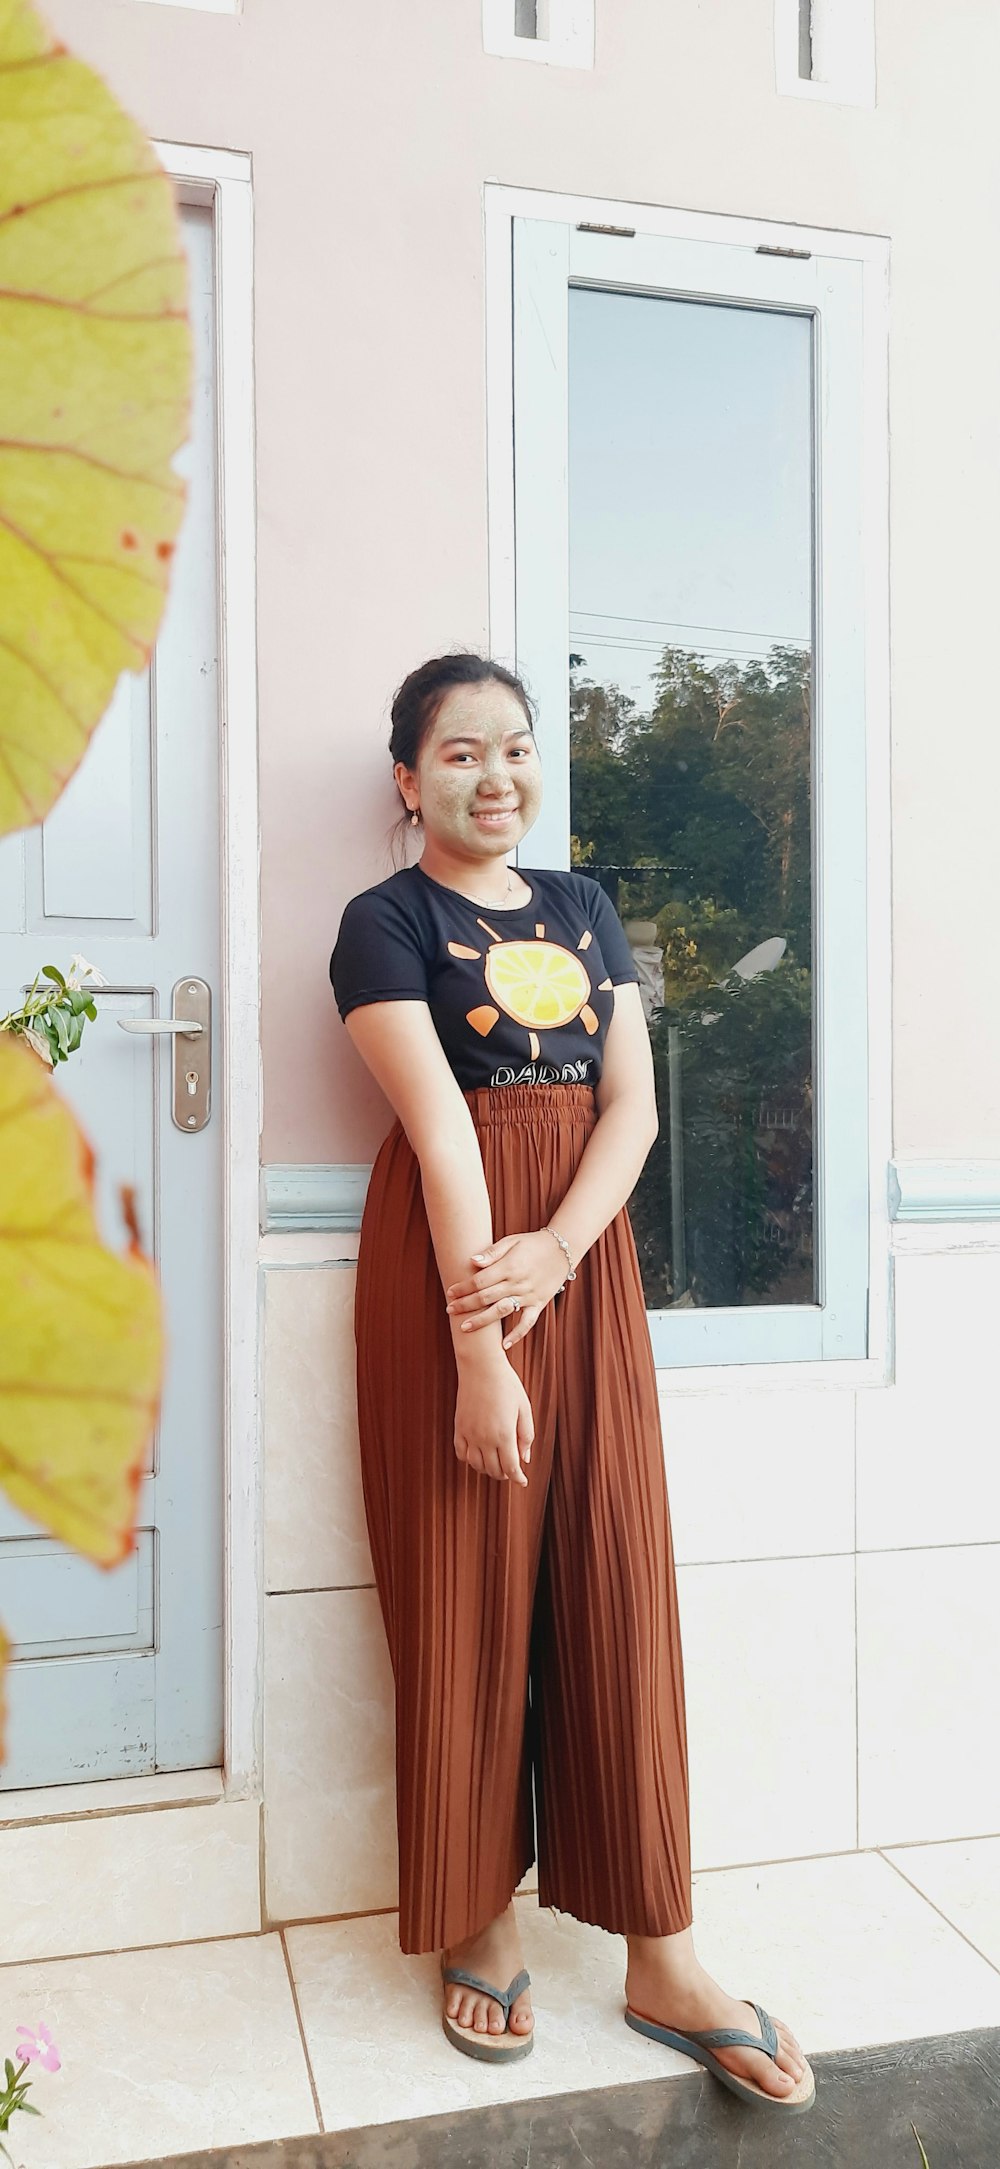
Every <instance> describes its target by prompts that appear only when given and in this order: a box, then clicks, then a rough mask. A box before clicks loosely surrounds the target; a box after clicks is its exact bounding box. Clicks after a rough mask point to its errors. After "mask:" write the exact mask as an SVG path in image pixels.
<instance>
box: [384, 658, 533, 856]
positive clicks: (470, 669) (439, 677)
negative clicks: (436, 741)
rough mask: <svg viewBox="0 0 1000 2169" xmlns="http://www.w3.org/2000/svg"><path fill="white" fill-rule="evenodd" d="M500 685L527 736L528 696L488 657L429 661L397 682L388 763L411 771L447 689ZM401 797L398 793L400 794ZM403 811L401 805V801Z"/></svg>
mask: <svg viewBox="0 0 1000 2169" xmlns="http://www.w3.org/2000/svg"><path fill="white" fill-rule="evenodd" d="M490 683H492V684H494V685H506V686H509V688H510V691H511V692H512V693H516V695H517V698H518V700H519V701H520V703H521V706H522V708H523V709H524V713H525V715H526V717H527V719H528V723H529V725H530V727H531V730H532V731H534V728H535V712H534V705H533V702H532V700H531V696H530V694H529V693H528V691H527V689H526V688H525V686H524V685H522V683H521V680H520V678H519V677H518V676H517V674H516V672H515V671H513V670H507V669H505V667H504V665H503V663H495V662H494V661H493V658H492V656H489V655H477V654H476V653H475V651H474V650H473V649H471V648H468V649H466V648H462V649H456V650H455V651H454V653H452V654H451V655H435V656H432V657H431V660H430V661H429V662H427V663H421V664H419V666H418V668H417V669H416V670H411V671H410V673H409V676H408V677H406V678H404V679H403V683H402V685H401V686H399V687H398V688H397V690H396V692H395V694H394V695H393V702H392V709H391V715H392V730H391V732H390V735H389V751H390V753H391V755H392V758H393V762H394V763H395V762H396V761H402V763H403V765H404V767H406V768H415V767H416V765H417V762H418V760H419V758H420V752H421V748H422V746H423V744H424V741H425V739H426V737H427V733H428V731H429V730H430V728H431V725H432V724H433V722H434V718H435V716H436V715H437V712H438V709H439V708H440V706H441V703H442V701H443V700H444V697H445V695H446V693H449V692H450V691H451V688H452V686H453V685H487V684H490ZM400 797H402V792H400ZM404 807H405V800H404ZM409 821H410V817H409V814H408V813H407V812H405V811H404V812H403V813H402V814H401V815H400V818H399V820H398V821H397V822H396V823H395V824H394V826H393V828H392V830H391V831H390V840H391V842H392V845H393V856H394V857H395V855H396V854H395V845H396V843H397V840H398V838H399V835H400V831H401V830H402V833H403V836H404V839H405V835H406V830H407V828H408V826H409Z"/></svg>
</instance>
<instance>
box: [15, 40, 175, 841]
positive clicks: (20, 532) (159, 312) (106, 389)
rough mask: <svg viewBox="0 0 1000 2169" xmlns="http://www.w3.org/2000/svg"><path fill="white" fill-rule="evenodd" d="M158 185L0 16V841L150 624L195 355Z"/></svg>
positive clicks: (42, 800) (151, 165)
mask: <svg viewBox="0 0 1000 2169" xmlns="http://www.w3.org/2000/svg"><path fill="white" fill-rule="evenodd" d="M186 308H187V263H186V259H185V256H184V253H183V248H182V244H181V238H180V228H179V224H178V219H177V213H176V208H175V204H174V197H173V187H172V184H171V182H170V180H169V178H168V176H167V175H166V174H165V173H164V171H163V169H162V167H161V166H160V164H159V162H158V160H157V158H156V154H155V152H154V151H153V149H152V146H151V145H150V144H149V143H147V141H146V139H145V137H144V136H143V134H142V132H141V130H140V129H139V128H137V127H136V125H135V123H134V121H132V120H131V119H130V118H129V116H128V115H127V114H126V113H125V112H123V110H122V108H121V106H120V105H119V104H118V103H117V100H116V99H115V98H113V97H112V95H111V92H110V91H109V90H108V89H107V88H106V86H105V85H104V84H103V83H102V82H101V80H100V78H99V77H98V76H96V75H95V74H94V73H93V71H92V70H91V69H90V68H87V67H85V66H84V64H83V62H82V61H79V60H77V59H75V58H74V56H73V55H72V54H70V53H68V52H67V51H66V49H65V47H64V46H63V45H61V44H60V43H59V42H58V41H57V40H56V39H55V38H54V37H53V36H52V34H51V32H50V31H49V30H48V29H47V28H46V26H45V24H44V23H43V22H42V19H41V17H40V16H39V15H38V13H37V12H36V10H35V8H34V7H33V6H32V5H31V0H0V383H2V384H3V422H2V433H0V434H2V441H0V835H4V834H6V833H7V832H8V831H9V830H10V829H15V828H23V827H25V826H26V825H27V824H29V823H32V822H36V821H41V820H42V819H43V818H44V816H45V815H46V814H47V813H48V811H49V808H50V807H51V806H52V805H53V804H54V803H55V800H56V799H57V798H58V796H59V794H60V792H61V791H62V789H63V788H64V786H65V784H66V783H67V782H68V780H69V778H70V776H71V775H72V774H73V771H74V769H76V768H77V767H78V766H79V764H80V762H81V760H82V759H83V756H84V754H85V752H86V750H87V746H88V744H89V742H90V735H91V732H92V731H93V729H94V727H95V725H96V724H97V723H98V722H99V720H100V718H101V716H102V715H103V714H104V711H105V709H106V708H107V706H108V703H109V701H110V699H111V695H112V693H113V691H114V688H115V684H116V682H117V680H118V678H119V676H120V675H121V673H122V671H123V670H132V671H139V670H142V669H143V668H144V667H145V665H146V663H147V661H148V659H149V655H150V652H151V650H152V647H153V643H154V641H155V639H156V635H157V632H158V629H159V625H160V619H161V616H162V614H163V607H164V602H165V598H166V593H167V586H168V580H169V571H170V559H171V556H172V554H173V549H174V543H175V538H176V535H177V531H178V529H179V527H180V524H181V519H182V516H183V512H184V502H185V487H184V484H183V483H182V481H181V480H180V478H179V477H178V476H177V475H176V474H175V473H174V472H173V469H172V467H171V460H172V457H173V454H174V453H175V452H176V451H177V449H178V447H179V446H180V445H181V444H183V442H184V440H185V438H186V436H187V434H188V424H189V414H190V398H191V372H192V343H191V334H190V329H189V326H188V322H187V315H186Z"/></svg>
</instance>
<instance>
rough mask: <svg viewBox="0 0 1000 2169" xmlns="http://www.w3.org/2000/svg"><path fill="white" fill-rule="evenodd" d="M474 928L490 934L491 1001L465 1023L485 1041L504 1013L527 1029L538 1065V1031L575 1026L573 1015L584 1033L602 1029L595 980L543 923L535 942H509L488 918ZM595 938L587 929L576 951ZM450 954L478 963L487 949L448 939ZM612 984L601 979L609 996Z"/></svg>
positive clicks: (472, 1012)
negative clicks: (593, 997) (549, 936)
mask: <svg viewBox="0 0 1000 2169" xmlns="http://www.w3.org/2000/svg"><path fill="white" fill-rule="evenodd" d="M476 924H477V925H478V926H481V927H482V928H483V931H484V932H485V933H486V934H488V935H489V946H488V948H487V950H486V963H485V967H484V974H483V976H484V978H485V980H486V988H487V992H488V993H489V994H491V995H492V997H493V999H492V1001H490V1002H482V1003H480V1005H479V1007H478V1008H476V1009H470V1010H468V1011H467V1013H466V1023H467V1024H471V1026H472V1029H473V1031H474V1032H479V1033H480V1035H481V1036H482V1038H483V1039H486V1038H488V1036H489V1034H490V1032H492V1030H493V1027H494V1025H495V1024H497V1023H499V1020H500V1016H501V1012H502V1013H503V1014H504V1015H505V1016H508V1017H513V1019H514V1022H515V1023H516V1024H523V1025H524V1027H525V1030H526V1031H527V1034H528V1046H529V1049H530V1056H531V1060H532V1061H533V1062H534V1061H536V1060H537V1057H538V1054H539V1052H540V1041H539V1038H538V1034H539V1032H543V1031H548V1032H554V1031H556V1030H558V1028H559V1026H560V1025H562V1024H571V1023H572V1021H573V1018H574V1017H579V1019H580V1022H581V1024H582V1025H583V1028H584V1030H585V1031H586V1032H590V1033H591V1034H592V1033H594V1032H598V1031H600V1028H601V1020H600V1018H599V1017H598V1016H596V1015H595V1013H594V1011H593V1010H592V1009H591V1007H590V999H589V997H590V992H591V985H592V982H591V979H590V975H589V973H588V972H587V971H586V969H585V967H584V965H583V963H582V962H581V960H580V956H579V954H578V953H575V952H574V951H573V950H572V949H564V948H563V946H562V944H561V943H560V942H556V941H546V939H545V927H544V924H543V923H540V922H536V925H535V939H534V940H533V941H525V940H523V939H521V940H517V941H508V940H507V939H506V937H505V936H504V935H503V934H498V933H497V931H496V928H495V927H492V926H490V924H489V922H488V920H486V919H477V921H476ZM593 939H594V937H593V934H592V933H591V930H590V928H589V926H588V927H587V928H586V929H585V931H584V932H583V933H582V934H581V936H580V939H579V942H578V943H577V951H580V950H583V949H589V948H590V945H591V942H592V941H593ZM448 954H449V956H455V957H465V958H468V959H469V960H470V961H472V962H477V961H478V960H479V959H480V958H481V957H482V955H483V951H482V950H481V949H470V948H469V947H468V946H467V944H466V943H465V942H461V941H450V942H449V943H448ZM611 984H612V982H611V980H610V979H602V980H600V981H599V982H598V985H599V991H600V992H601V993H605V992H606V991H607V990H608V989H609V988H610V987H611Z"/></svg>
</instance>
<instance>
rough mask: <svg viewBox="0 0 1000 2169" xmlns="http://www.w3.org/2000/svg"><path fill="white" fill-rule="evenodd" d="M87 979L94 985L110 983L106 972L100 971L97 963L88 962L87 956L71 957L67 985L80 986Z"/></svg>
mask: <svg viewBox="0 0 1000 2169" xmlns="http://www.w3.org/2000/svg"><path fill="white" fill-rule="evenodd" d="M85 980H87V981H89V983H90V985H91V986H93V987H106V986H107V983H108V982H107V980H106V979H105V976H104V973H103V972H99V971H98V969H97V966H96V964H88V962H87V959H86V957H85V956H74V957H71V959H70V967H69V970H68V972H67V974H66V985H67V986H68V987H74V988H80V987H82V986H83V984H84V981H85Z"/></svg>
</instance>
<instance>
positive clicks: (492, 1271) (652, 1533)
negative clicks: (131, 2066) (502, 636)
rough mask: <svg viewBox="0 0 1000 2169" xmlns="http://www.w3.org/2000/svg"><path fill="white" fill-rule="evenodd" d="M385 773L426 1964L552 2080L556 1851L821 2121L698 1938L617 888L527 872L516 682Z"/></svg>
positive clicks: (763, 2097)
mask: <svg viewBox="0 0 1000 2169" xmlns="http://www.w3.org/2000/svg"><path fill="white" fill-rule="evenodd" d="M390 751H391V753H392V757H393V762H394V767H393V774H394V776H395V779H396V783H397V786H398V789H399V791H400V795H401V797H402V799H403V802H404V805H405V807H406V811H407V813H408V814H409V819H410V823H411V824H412V826H413V827H414V828H419V829H420V830H421V832H422V836H423V850H422V855H421V857H420V859H419V860H418V861H417V863H416V864H414V865H411V866H405V867H403V868H401V869H400V870H399V871H398V872H396V873H394V874H392V875H391V876H390V877H389V878H388V879H387V880H384V881H381V882H378V883H377V884H376V885H375V886H374V887H372V888H369V889H365V890H364V891H362V893H361V894H360V895H357V896H354V897H352V898H351V900H350V902H349V903H348V904H347V906H346V909H345V911H344V914H343V918H342V921H341V925H340V930H339V934H338V938H337V944H336V948H335V950H334V953H333V956H332V958H331V961H330V976H331V979H332V982H333V987H334V992H335V995H336V999H337V1005H338V1008H339V1010H340V1013H341V1016H342V1017H343V1018H345V1020H346V1022H347V1029H348V1031H349V1033H350V1036H351V1038H352V1040H353V1041H354V1044H355V1046H356V1047H357V1049H358V1052H359V1053H360V1055H361V1056H362V1059H363V1060H364V1061H365V1062H366V1063H367V1065H368V1067H369V1069H370V1070H371V1072H372V1074H373V1076H374V1077H375V1078H376V1080H377V1082H378V1084H379V1085H380V1086H381V1088H382V1091H383V1092H384V1093H385V1095H386V1097H387V1099H388V1100H389V1102H390V1104H391V1106H392V1107H393V1109H394V1111H395V1118H396V1119H395V1121H394V1123H393V1125H392V1128H391V1129H390V1131H389V1134H388V1136H387V1137H386V1138H385V1139H384V1141H383V1143H382V1145H381V1146H380V1148H379V1151H378V1153H377V1155H376V1159H375V1164H374V1166H373V1168H372V1173H371V1179H370V1183H369V1187H368V1192H367V1196H366V1200H365V1208H364V1214H363V1217H362V1224H361V1237H360V1245H359V1253H358V1272H357V1296H356V1305H355V1330H356V1339H357V1384H358V1421H359V1427H360V1440H361V1465H362V1478H363V1485H364V1498H365V1510H366V1516H367V1522H368V1530H369V1535H370V1538H371V1547H372V1558H373V1561H374V1570H375V1579H376V1584H377V1588H378V1595H379V1600H380V1604H381V1609H382V1616H383V1618H384V1621H385V1627H386V1633H387V1636H388V1642H389V1650H390V1655H391V1659H392V1667H393V1674H394V1680H395V1701H396V1805H397V1825H398V1834H399V1934H400V1944H401V1947H402V1949H403V1950H404V1951H407V1952H415V1951H430V1950H438V1949H440V1950H441V1952H442V1961H441V1963H442V1973H443V1976H444V2006H443V2021H444V2027H445V2032H446V2033H447V2036H448V2038H449V2040H450V2041H451V2042H452V2043H453V2044H454V2046H455V2047H456V2048H459V2049H461V2050H462V2051H463V2052H464V2053H465V2054H468V2055H475V2056H480V2057H482V2058H487V2059H489V2060H490V2061H491V2062H500V2061H503V2062H506V2061H509V2060H513V2059H514V2058H517V2057H520V2056H523V2055H526V2054H527V2053H528V2051H529V2050H530V2048H531V2047H532V2041H533V2035H532V2027H533V2018H532V2011H531V2002H530V1997H529V1993H528V1987H529V1982H528V1976H527V1974H526V1973H525V1972H524V1971H523V1968H522V1954H521V1949H520V1943H519V1936H518V1924H517V1920H516V1916H515V1911H514V1907H513V1904H512V1897H513V1893H514V1891H515V1889H516V1888H517V1885H518V1883H519V1882H520V1880H521V1878H522V1877H523V1875H524V1873H525V1871H526V1869H527V1868H528V1867H530V1865H531V1864H532V1861H533V1860H534V1858H535V1832H536V1828H537V1855H538V1894H539V1902H540V1903H541V1904H542V1905H548V1906H552V1907H555V1908H557V1909H559V1910H561V1911H563V1912H568V1913H571V1914H573V1915H575V1917H576V1918H577V1919H578V1920H582V1921H589V1922H593V1923H596V1924H597V1925H598V1926H600V1927H602V1928H606V1929H608V1930H610V1931H611V1932H612V1933H613V1934H617V1935H621V1936H624V1937H625V1939H626V1942H627V1945H628V1965H627V1971H626V1976H625V1999H626V2001H625V2017H626V2020H627V2022H628V2023H629V2024H630V2025H632V2026H634V2027H635V2028H636V2029H637V2030H638V2031H640V2032H643V2033H645V2034H647V2035H649V2036H650V2037H652V2038H653V2039H655V2040H660V2041H664V2042H666V2043H667V2044H668V2045H671V2046H674V2047H676V2048H679V2049H681V2050H682V2051H683V2052H684V2053H686V2054H688V2055H693V2056H696V2057H697V2059H698V2060H699V2061H700V2062H703V2063H704V2064H706V2066H707V2067H708V2068H709V2069H711V2070H713V2071H714V2072H715V2074H716V2076H717V2077H719V2078H720V2079H721V2080H722V2081H723V2083H724V2084H726V2085H728V2086H730V2087H732V2088H733V2089H734V2090H736V2091H738V2092H741V2093H742V2094H743V2095H744V2096H745V2097H746V2098H749V2099H753V2100H755V2101H761V2102H768V2103H770V2104H772V2105H775V2106H780V2107H783V2108H787V2109H793V2108H806V2107H808V2106H809V2104H810V2102H811V2100H812V2098H813V2092H814V2086H813V2076H812V2072H811V2070H810V2068H809V2065H808V2064H807V2063H806V2061H805V2059H804V2058H803V2056H802V2053H801V2051H800V2049H799V2047H798V2044H797V2042H796V2041H795V2038H794V2036H793V2035H792V2034H791V2033H790V2032H789V2030H788V2028H787V2027H786V2026H784V2025H782V2024H781V2023H780V2021H777V2022H772V2021H771V2020H770V2019H769V2017H768V2015H767V2013H766V2011H764V2010H763V2009H762V2008H761V2007H760V2006H759V2005H757V2004H747V2003H744V2002H741V2001H740V2000H739V1999H738V1998H736V1997H734V1996H730V1995H728V1994H727V1993H726V1991H725V1990H724V1989H722V1988H720V1987H719V1986H718V1985H717V1983H716V1982H715V1981H714V1980H713V1979H711V1977H710V1976H709V1975H708V1974H707V1973H706V1972H705V1970H704V1968H703V1967H702V1966H701V1965H700V1963H699V1961H698V1959H697V1958H696V1956H695V1952H694V1945H693V1941H692V1933H691V1871H690V1852H689V1835H688V1774H687V1747H686V1733H685V1716H684V1682H683V1669H682V1661H681V1643H680V1632H679V1625H678V1614H677V1597H676V1586H675V1579H674V1563H673V1551H672V1545H671V1533H670V1518H669V1509H668V1504H667V1493H666V1483H665V1477H664V1467H663V1453H662V1442H661V1433H660V1423H659V1410H658V1403H657V1393H656V1375H655V1370H654V1366H653V1356H652V1348H651V1345H650V1339H649V1328H648V1324H647V1320H646V1311H645V1305H644V1300H643V1292H642V1284H641V1279H640V1274H639V1266H638V1259H637V1255H636V1249H635V1242H634V1239H633V1235H632V1229H631V1223H630V1221H629V1217H628V1212H627V1209H626V1200H627V1199H628V1197H629V1196H630V1195H631V1192H632V1191H633V1190H634V1188H635V1185H636V1183H637V1181H638V1178H639V1175H640V1173H641V1170H642V1166H643V1163H644V1161H645V1159H646V1156H647V1154H648V1152H649V1150H650V1147H651V1145H652V1143H653V1140H654V1138H655V1136H656V1134H657V1127H658V1116H657V1107H656V1100H655V1093H654V1073H653V1062H652V1054H651V1050H650V1045H649V1038H648V1034H647V1030H646V1024H645V1019H644V1016H643V1011H642V1005H641V1001H640V997H639V991H638V986H637V984H636V982H637V979H638V973H637V971H636V968H635V966H634V964H633V961H632V957H631V952H630V950H629V947H628V943H627V941H626V938H625V934H624V931H623V929H622V925H621V921H620V920H619V918H618V916H617V913H616V912H615V910H614V907H613V906H612V904H611V902H610V900H609V898H608V897H607V896H606V894H605V892H604V891H603V890H602V888H601V887H600V885H599V883H598V882H597V881H595V880H594V879H592V878H591V877H590V876H589V875H587V874H584V873H580V872H564V871H562V870H559V871H555V870H553V871H549V872H539V871H538V869H537V868H535V867H531V868H529V869H528V870H527V872H526V873H525V874H520V873H518V872H517V871H516V870H515V869H514V868H512V867H510V866H508V864H507V854H508V852H510V851H511V850H512V848H513V847H514V846H515V845H516V844H518V843H519V842H520V841H521V839H522V837H524V836H525V835H526V834H527V832H528V830H529V829H530V828H531V825H532V823H533V822H534V821H535V820H536V819H537V816H538V810H539V806H540V804H541V793H542V771H541V763H540V760H539V753H538V747H537V744H536V741H535V736H534V723H533V714H532V707H531V703H530V701H529V698H528V696H527V693H526V691H525V689H524V687H523V685H522V684H521V682H520V680H519V679H518V678H517V677H515V676H514V675H513V674H512V673H511V672H509V671H507V670H505V669H503V668H502V667H501V666H500V665H498V664H494V663H493V662H491V661H488V660H485V659H483V658H481V657H479V656H476V655H473V654H457V655H447V656H443V657H440V658H437V659H436V660H434V661H431V662H428V663H425V664H424V665H423V666H422V667H421V668H420V669H418V670H415V671H413V672H411V674H410V676H409V677H408V678H406V680H405V681H404V683H403V685H402V686H401V687H400V689H399V691H398V693H397V694H396V697H395V700H394V702H393V708H392V735H391V739H390ZM403 819H404V820H405V816H404V817H403ZM533 1791H534V1804H533V1801H532V1792H533ZM719 2029H721V2031H720V2030H719Z"/></svg>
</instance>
